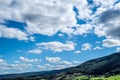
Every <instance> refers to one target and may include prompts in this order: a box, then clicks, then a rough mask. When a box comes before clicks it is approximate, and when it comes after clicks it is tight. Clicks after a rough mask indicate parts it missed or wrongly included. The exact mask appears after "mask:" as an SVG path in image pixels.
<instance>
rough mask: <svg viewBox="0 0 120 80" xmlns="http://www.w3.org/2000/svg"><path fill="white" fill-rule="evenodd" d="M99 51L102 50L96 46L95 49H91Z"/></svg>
mask: <svg viewBox="0 0 120 80" xmlns="http://www.w3.org/2000/svg"><path fill="white" fill-rule="evenodd" d="M100 49H102V48H101V47H99V46H96V47H94V48H93V50H100Z"/></svg>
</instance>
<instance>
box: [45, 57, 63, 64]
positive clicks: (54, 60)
mask: <svg viewBox="0 0 120 80" xmlns="http://www.w3.org/2000/svg"><path fill="white" fill-rule="evenodd" d="M60 60H61V58H60V57H46V61H48V62H50V63H57V62H59V61H60Z"/></svg>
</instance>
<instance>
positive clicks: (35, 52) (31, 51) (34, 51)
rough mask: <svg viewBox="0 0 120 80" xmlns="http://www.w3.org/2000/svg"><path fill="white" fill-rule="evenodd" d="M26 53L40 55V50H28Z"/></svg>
mask: <svg viewBox="0 0 120 80" xmlns="http://www.w3.org/2000/svg"><path fill="white" fill-rule="evenodd" d="M28 52H29V53H33V54H41V53H42V50H40V49H33V50H29V51H28Z"/></svg>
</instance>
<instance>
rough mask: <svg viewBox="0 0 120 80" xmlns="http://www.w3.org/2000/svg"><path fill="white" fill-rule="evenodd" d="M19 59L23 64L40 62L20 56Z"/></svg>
mask: <svg viewBox="0 0 120 80" xmlns="http://www.w3.org/2000/svg"><path fill="white" fill-rule="evenodd" d="M19 59H20V60H21V61H23V62H40V61H41V60H39V59H28V58H25V57H22V56H20V57H19Z"/></svg>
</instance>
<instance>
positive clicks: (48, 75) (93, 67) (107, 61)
mask: <svg viewBox="0 0 120 80" xmlns="http://www.w3.org/2000/svg"><path fill="white" fill-rule="evenodd" d="M116 74H120V52H117V53H114V54H111V55H108V56H105V57H101V58H97V59H93V60H89V61H87V62H85V63H82V64H81V65H79V66H76V67H71V68H66V69H61V70H52V71H42V72H29V73H22V74H8V75H0V80H71V77H74V76H80V75H116Z"/></svg>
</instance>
